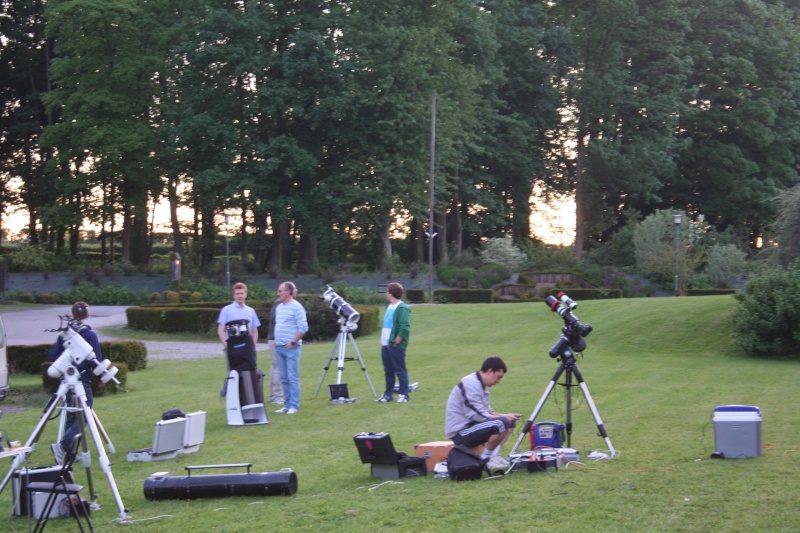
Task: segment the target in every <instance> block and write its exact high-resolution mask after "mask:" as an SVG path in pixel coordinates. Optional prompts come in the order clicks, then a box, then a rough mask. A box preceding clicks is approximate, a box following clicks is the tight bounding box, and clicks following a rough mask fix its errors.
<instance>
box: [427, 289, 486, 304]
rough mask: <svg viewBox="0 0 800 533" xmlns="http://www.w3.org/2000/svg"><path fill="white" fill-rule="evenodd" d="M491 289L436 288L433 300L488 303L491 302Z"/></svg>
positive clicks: (455, 302) (452, 302)
mask: <svg viewBox="0 0 800 533" xmlns="http://www.w3.org/2000/svg"><path fill="white" fill-rule="evenodd" d="M493 296H494V291H492V289H436V290H434V291H433V300H434V301H435V302H436V303H442V304H448V303H449V304H488V303H492V299H493Z"/></svg>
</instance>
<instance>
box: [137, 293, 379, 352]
mask: <svg viewBox="0 0 800 533" xmlns="http://www.w3.org/2000/svg"><path fill="white" fill-rule="evenodd" d="M297 300H298V301H299V302H300V303H301V304H303V307H305V309H306V317H307V318H308V333H307V334H306V336H305V337H304V339H305V340H309V341H318V340H331V339H334V338H336V336H337V335H338V334H339V324H338V319H339V315H338V314H337V313H334V312H333V310H331V309H330V307H329V306H328V304H327V303H326V302H325V301H324V300H322V299H321V298H319V297H318V296H311V295H303V294H301V295H299V296H298V297H297ZM273 302H274V300H249V301H248V302H247V304H248V305H249V306H251V307H252V308H253V309H255V311H256V314H257V315H258V319H259V321H260V322H261V327H259V335H258V336H259V338H261V339H264V338H266V333H267V332H266V328H267V324H268V322H269V314H270V310H271V309H272V305H273ZM229 303H230V302H206V303H194V304H189V303H186V304H179V305H164V304H162V305H157V304H147V305H141V306H138V307H129V308H128V309H127V310H126V311H125V312H126V314H127V317H128V327H130V328H133V329H143V330H147V331H157V332H162V333H178V332H188V333H209V332H213V331H215V330H216V327H217V318H219V312H220V309H222V307H223V306H225V305H228V304H229ZM353 308H354V309H355V310H356V311H358V312H359V314H360V315H361V318H360V320H359V322H358V329H356V330H355V331H353V332H352V333H353V336H354V337H360V336H362V335H369V334H370V333H372V332H374V331H377V329H378V318H379V314H380V309H379V308H378V307H375V306H372V305H353Z"/></svg>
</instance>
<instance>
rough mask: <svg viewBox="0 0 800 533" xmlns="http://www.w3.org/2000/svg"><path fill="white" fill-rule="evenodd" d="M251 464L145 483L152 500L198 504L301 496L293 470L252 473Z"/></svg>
mask: <svg viewBox="0 0 800 533" xmlns="http://www.w3.org/2000/svg"><path fill="white" fill-rule="evenodd" d="M251 466H252V465H251V464H250V463H237V464H225V465H204V466H187V467H186V469H187V470H188V471H189V472H190V475H188V476H175V477H171V476H170V475H169V472H156V473H155V474H153V475H151V476H150V477H148V478H147V479H145V480H144V497H145V498H146V499H148V500H194V499H197V498H222V497H225V496H292V495H293V494H295V493H296V492H297V474H295V473H294V471H293V470H291V469H284V470H281V471H279V472H250V467H251ZM231 467H246V468H247V472H246V473H242V474H211V475H200V476H198V475H194V476H193V475H191V471H192V470H199V469H208V468H231Z"/></svg>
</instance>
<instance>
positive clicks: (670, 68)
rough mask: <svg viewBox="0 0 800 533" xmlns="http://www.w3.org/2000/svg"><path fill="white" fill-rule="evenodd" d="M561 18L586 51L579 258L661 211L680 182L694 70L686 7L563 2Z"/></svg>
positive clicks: (579, 77)
mask: <svg viewBox="0 0 800 533" xmlns="http://www.w3.org/2000/svg"><path fill="white" fill-rule="evenodd" d="M553 12H554V15H556V19H557V20H558V21H560V22H561V23H563V24H564V25H566V26H567V27H569V28H570V29H571V31H572V33H573V35H575V38H576V39H577V41H578V43H579V50H580V59H579V68H578V69H576V70H575V71H574V73H573V74H572V75H570V76H569V77H568V78H567V82H568V87H567V94H568V97H569V100H568V110H569V112H570V116H571V118H572V119H573V128H574V132H575V143H576V147H575V170H574V172H575V202H576V241H575V254H576V256H578V257H580V255H581V253H582V251H583V249H584V247H585V246H586V245H587V243H588V242H589V241H590V240H592V239H594V240H602V239H603V238H605V237H607V236H608V235H609V234H610V233H611V232H612V231H614V230H615V229H617V228H618V227H619V226H620V225H622V224H623V223H624V222H625V212H626V211H627V210H641V209H643V208H645V207H646V206H648V205H652V204H653V203H654V202H657V201H658V200H659V199H660V197H659V191H660V190H661V188H662V186H663V184H664V182H665V181H666V180H668V179H670V178H672V177H674V174H675V167H674V159H675V156H676V153H677V151H678V149H679V147H680V144H679V143H678V142H677V140H676V137H675V129H676V119H677V117H678V116H679V113H680V111H681V102H682V101H683V98H684V95H685V79H686V77H687V75H688V67H689V65H690V63H689V61H688V59H687V54H686V52H685V51H684V50H683V49H682V48H681V45H680V43H681V42H682V35H684V34H685V33H686V31H688V26H687V16H686V14H685V13H684V10H683V9H682V3H681V2H679V1H674V0H670V1H667V2H652V1H647V0H640V1H638V2H637V1H636V0H597V1H592V2H567V3H558V4H555V5H554V8H553Z"/></svg>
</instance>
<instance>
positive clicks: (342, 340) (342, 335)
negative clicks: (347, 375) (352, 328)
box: [336, 331, 347, 384]
mask: <svg viewBox="0 0 800 533" xmlns="http://www.w3.org/2000/svg"><path fill="white" fill-rule="evenodd" d="M336 344H338V345H339V355H338V358H337V361H338V363H337V365H336V368H337V370H338V372H337V374H336V383H337V384H339V383H341V382H342V372H344V354H345V349H346V348H347V332H346V331H340V332H339V336H338V337H337V339H336Z"/></svg>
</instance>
